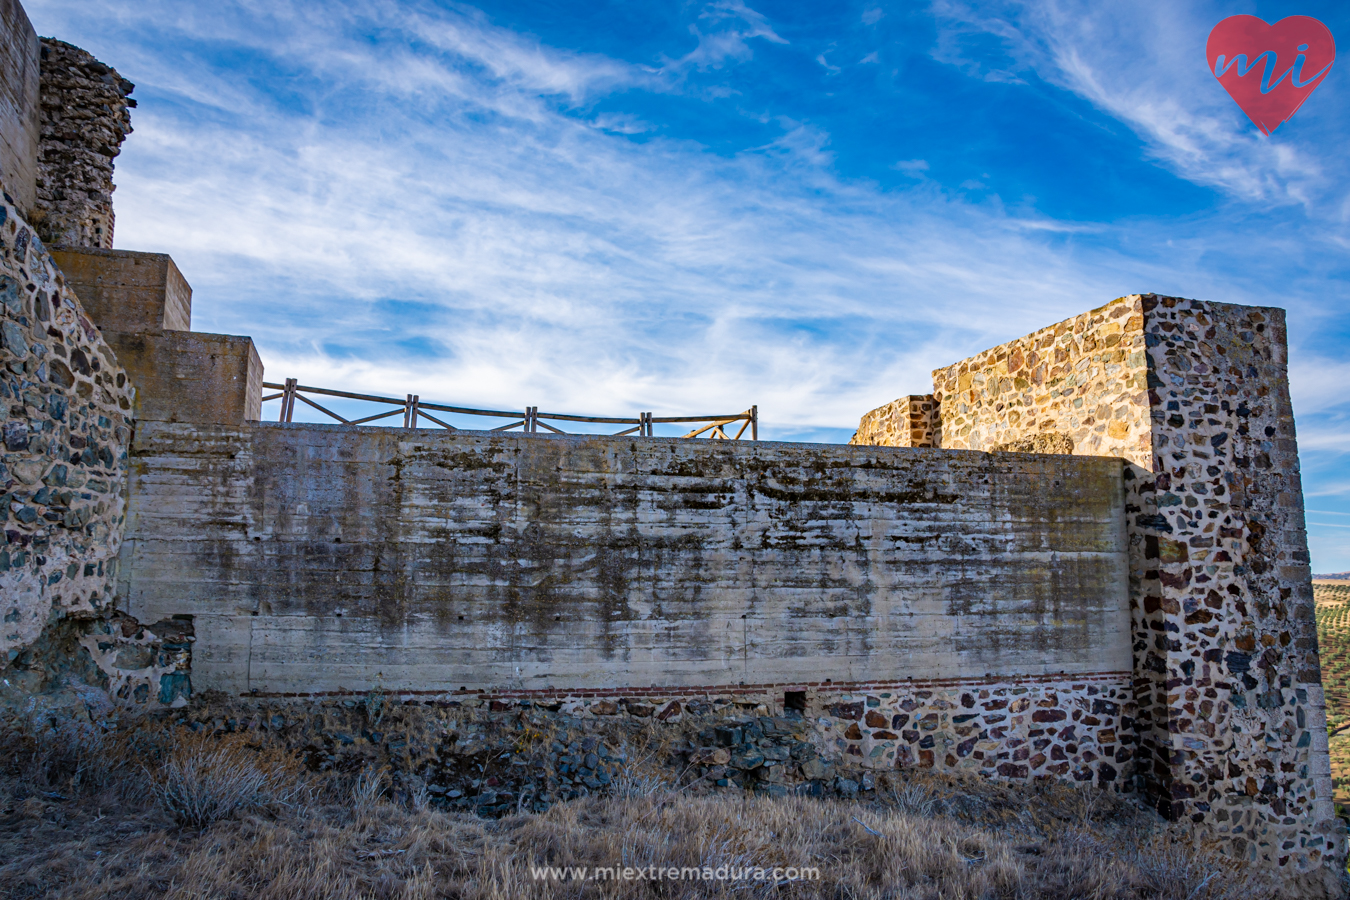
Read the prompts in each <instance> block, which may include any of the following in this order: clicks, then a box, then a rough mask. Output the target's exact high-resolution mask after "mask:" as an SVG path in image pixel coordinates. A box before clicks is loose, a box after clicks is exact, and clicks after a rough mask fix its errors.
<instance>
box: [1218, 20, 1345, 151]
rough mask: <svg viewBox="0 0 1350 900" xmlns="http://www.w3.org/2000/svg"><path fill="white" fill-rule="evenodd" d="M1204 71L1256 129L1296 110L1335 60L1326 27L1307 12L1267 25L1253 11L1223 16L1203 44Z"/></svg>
mask: <svg viewBox="0 0 1350 900" xmlns="http://www.w3.org/2000/svg"><path fill="white" fill-rule="evenodd" d="M1205 56H1206V57H1208V59H1209V71H1210V72H1212V73H1213V74H1214V77H1215V78H1217V79H1219V84H1221V85H1223V87H1224V90H1226V91H1228V94H1229V96H1231V97H1232V98H1233V99H1234V100H1236V101H1237V105H1238V106H1240V107H1242V111H1243V112H1245V113H1246V114H1247V118H1249V119H1251V120H1252V122H1253V123H1254V124H1255V125H1256V127H1257V128H1259V129H1261V133H1262V134H1270V133H1271V132H1272V131H1274V130H1275V129H1276V128H1279V127H1280V126H1281V125H1283V124H1284V123H1285V122H1286V121H1288V119H1289V117H1290V116H1292V115H1293V114H1294V113H1295V112H1297V111H1298V108H1299V107H1300V106H1302V105H1303V101H1304V100H1307V99H1308V95H1309V94H1311V93H1312V92H1313V91H1314V90H1315V89H1316V88H1317V86H1318V85H1319V84H1321V83H1322V79H1323V78H1325V77H1326V75H1327V72H1328V71H1330V70H1331V64H1332V62H1334V61H1335V59H1336V42H1335V41H1334V40H1332V38H1331V32H1330V31H1329V30H1328V29H1327V26H1325V25H1323V24H1322V23H1321V22H1319V21H1317V20H1316V19H1314V18H1312V17H1311V16H1289V17H1288V18H1286V19H1281V20H1280V21H1278V22H1276V23H1275V24H1274V25H1267V24H1266V23H1265V22H1263V21H1262V20H1260V19H1258V18H1257V17H1256V16H1229V17H1228V18H1226V19H1224V20H1223V21H1222V22H1220V23H1219V24H1218V25H1215V26H1214V30H1213V31H1211V32H1210V33H1209V42H1208V43H1207V44H1205Z"/></svg>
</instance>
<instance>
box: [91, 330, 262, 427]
mask: <svg viewBox="0 0 1350 900" xmlns="http://www.w3.org/2000/svg"><path fill="white" fill-rule="evenodd" d="M107 337H108V338H109V343H110V344H111V345H112V348H113V352H114V353H116V354H117V360H118V362H119V363H121V364H122V367H123V368H124V369H125V370H126V372H127V375H128V377H129V378H130V379H131V382H132V384H134V385H136V411H135V417H136V419H137V420H140V421H155V422H191V423H195V424H200V425H242V424H243V423H245V422H253V421H257V420H258V418H259V417H260V416H261V413H262V403H261V401H262V381H263V366H262V360H261V359H259V358H258V351H257V350H256V349H255V348H254V346H253V339H252V338H247V337H237V336H235V335H228V334H203V333H200V332H195V331H161V332H159V333H158V334H154V333H147V334H117V333H110V334H108V335H107Z"/></svg>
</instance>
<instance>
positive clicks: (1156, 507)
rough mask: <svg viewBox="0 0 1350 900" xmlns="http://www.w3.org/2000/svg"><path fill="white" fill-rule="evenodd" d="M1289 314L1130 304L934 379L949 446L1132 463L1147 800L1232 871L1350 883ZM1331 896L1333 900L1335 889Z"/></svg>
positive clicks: (1178, 303) (1139, 774) (1134, 593)
mask: <svg viewBox="0 0 1350 900" xmlns="http://www.w3.org/2000/svg"><path fill="white" fill-rule="evenodd" d="M1285 355H1286V346H1285V333H1284V313H1283V311H1282V310H1279V309H1272V308H1264V307H1261V308H1258V307H1245V306H1232V305H1228V304H1221V303H1202V302H1199V301H1193V300H1179V299H1176V298H1170V297H1157V296H1153V295H1144V296H1137V295H1136V296H1130V297H1124V298H1121V299H1119V300H1116V301H1114V302H1113V303H1110V304H1107V305H1106V306H1104V307H1102V308H1100V309H1098V310H1094V311H1092V312H1091V313H1086V314H1084V315H1082V316H1078V317H1075V318H1073V319H1069V320H1067V321H1065V322H1062V323H1060V324H1059V325H1056V326H1052V327H1050V328H1046V329H1042V330H1041V331H1038V332H1035V333H1034V334H1032V335H1029V336H1027V337H1026V338H1022V339H1019V340H1017V341H1013V342H1010V343H1009V344H1005V345H1003V346H1001V347H997V348H994V349H993V350H989V351H986V352H985V353H983V354H980V355H979V356H977V357H973V358H972V359H970V360H966V361H964V362H962V363H958V364H956V365H954V366H950V367H947V368H945V369H940V370H938V371H937V372H935V373H934V383H935V390H934V393H935V395H936V396H937V397H938V398H939V401H940V403H941V417H942V426H941V441H942V446H943V447H948V448H962V447H971V448H975V447H986V448H991V449H993V448H996V447H1000V446H1008V445H1009V444H1013V443H1016V442H1017V441H1019V440H1028V439H1033V438H1041V439H1044V438H1046V437H1052V438H1055V439H1058V440H1062V441H1064V442H1065V443H1071V445H1072V452H1074V453H1094V454H1101V453H1112V454H1118V455H1120V456H1123V457H1125V458H1126V459H1127V460H1129V461H1130V463H1131V465H1129V466H1128V467H1127V470H1126V475H1125V477H1126V488H1127V499H1126V509H1127V513H1128V517H1127V527H1128V529H1129V543H1130V555H1131V576H1130V587H1131V609H1132V617H1133V623H1134V624H1133V630H1134V653H1135V659H1134V671H1135V692H1136V700H1137V704H1138V729H1139V742H1140V752H1141V756H1140V765H1139V767H1138V769H1137V770H1136V772H1135V775H1136V778H1137V779H1138V782H1139V786H1140V788H1141V789H1142V790H1143V791H1144V792H1145V794H1146V796H1147V797H1149V798H1150V800H1151V802H1152V803H1153V804H1154V805H1155V806H1156V807H1157V809H1158V810H1159V812H1161V813H1162V814H1163V815H1165V816H1167V817H1168V818H1171V819H1185V820H1189V821H1191V822H1193V823H1195V824H1196V825H1197V826H1200V827H1202V828H1205V829H1208V830H1211V831H1213V832H1215V833H1217V834H1218V835H1220V836H1221V837H1222V838H1223V839H1224V840H1225V841H1226V842H1227V845H1228V846H1229V847H1230V849H1231V850H1232V852H1234V853H1236V854H1239V855H1241V856H1244V857H1246V858H1249V859H1254V860H1262V861H1264V862H1266V863H1269V864H1272V865H1274V866H1276V867H1278V868H1281V869H1285V870H1290V871H1293V872H1296V873H1305V876H1306V877H1307V878H1312V879H1313V880H1316V879H1318V878H1323V877H1325V878H1327V879H1331V878H1333V877H1334V876H1335V873H1337V872H1339V871H1340V870H1341V869H1343V868H1344V864H1345V852H1346V851H1345V843H1344V829H1343V827H1342V826H1341V825H1340V823H1339V821H1338V820H1337V819H1336V818H1335V816H1334V811H1333V808H1332V803H1331V780H1330V768H1329V760H1328V758H1327V751H1326V723H1325V710H1324V706H1323V697H1322V688H1321V675H1320V671H1319V664H1318V658H1317V643H1316V634H1315V625H1314V618H1313V601H1312V585H1311V573H1310V569H1309V566H1308V553H1307V539H1306V534H1305V532H1304V524H1303V505H1302V489H1301V484H1300V480H1299V466H1298V449H1297V444H1296V442H1295V436H1294V422H1293V414H1292V410H1291V407H1290V402H1289V392H1288V380H1287V370H1286V358H1285ZM1328 883H1330V882H1328Z"/></svg>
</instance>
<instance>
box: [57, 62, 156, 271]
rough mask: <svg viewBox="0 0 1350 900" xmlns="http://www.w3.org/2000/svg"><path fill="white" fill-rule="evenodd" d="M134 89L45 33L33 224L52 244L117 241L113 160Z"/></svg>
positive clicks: (133, 103)
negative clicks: (115, 235) (39, 137)
mask: <svg viewBox="0 0 1350 900" xmlns="http://www.w3.org/2000/svg"><path fill="white" fill-rule="evenodd" d="M134 89H135V85H133V84H132V83H131V82H130V81H127V80H126V79H125V78H123V77H122V76H121V75H119V74H118V73H117V70H116V69H113V68H112V67H111V66H107V65H105V64H103V63H101V62H99V61H98V60H97V59H95V58H94V57H93V55H92V54H90V53H89V52H87V51H85V50H81V49H80V48H79V47H75V46H72V45H70V44H67V43H66V42H65V41H58V40H55V39H54V38H44V39H43V41H42V65H41V98H42V114H41V139H40V143H39V155H38V170H37V203H36V206H35V207H34V210H33V216H32V220H33V225H34V227H36V228H37V230H38V233H39V234H41V235H42V239H43V240H44V241H46V242H47V243H49V244H52V245H53V246H55V245H58V244H63V245H69V246H73V247H103V248H111V247H112V245H113V222H114V217H113V202H112V195H113V191H114V190H116V187H115V186H114V185H113V160H114V159H115V158H116V157H117V155H118V154H119V153H121V152H122V142H123V141H124V140H126V136H127V135H128V134H130V133H131V113H130V111H129V110H130V109H131V108H133V107H135V106H136V101H135V100H132V99H130V94H131V92H132V91H133V90H134Z"/></svg>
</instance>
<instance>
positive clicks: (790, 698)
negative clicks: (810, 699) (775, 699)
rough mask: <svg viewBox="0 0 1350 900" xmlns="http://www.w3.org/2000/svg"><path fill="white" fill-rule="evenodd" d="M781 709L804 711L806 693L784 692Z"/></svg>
mask: <svg viewBox="0 0 1350 900" xmlns="http://www.w3.org/2000/svg"><path fill="white" fill-rule="evenodd" d="M783 709H785V710H787V709H796V710H800V711H802V712H805V711H806V691H784V692H783Z"/></svg>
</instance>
